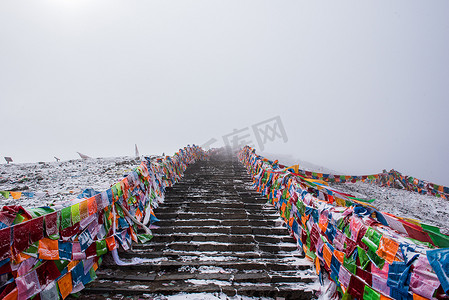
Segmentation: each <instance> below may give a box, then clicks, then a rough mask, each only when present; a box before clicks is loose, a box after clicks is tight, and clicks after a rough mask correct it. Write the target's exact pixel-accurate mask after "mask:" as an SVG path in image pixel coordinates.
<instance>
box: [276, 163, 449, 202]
mask: <svg viewBox="0 0 449 300" xmlns="http://www.w3.org/2000/svg"><path fill="white" fill-rule="evenodd" d="M281 167H285V166H282V165H281ZM290 169H292V172H293V173H297V174H301V175H303V176H305V177H307V178H310V179H316V180H321V181H324V182H337V183H339V182H340V183H346V182H352V183H355V182H357V181H362V182H375V183H378V184H380V185H386V186H390V187H394V186H397V184H396V183H397V181H399V182H400V183H401V188H405V189H406V190H409V191H414V192H417V193H420V194H427V195H432V196H435V197H440V198H444V199H449V187H446V186H443V185H438V184H435V183H431V182H428V181H426V180H421V179H417V178H415V177H412V176H407V175H402V174H401V173H400V172H398V171H396V170H391V171H389V172H383V173H378V174H371V175H336V174H326V173H319V172H312V171H306V170H302V169H300V168H299V165H294V166H291V167H290Z"/></svg>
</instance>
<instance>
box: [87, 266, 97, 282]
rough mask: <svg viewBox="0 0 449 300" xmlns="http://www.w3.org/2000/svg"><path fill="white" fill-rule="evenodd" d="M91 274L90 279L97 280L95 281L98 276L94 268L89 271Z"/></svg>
mask: <svg viewBox="0 0 449 300" xmlns="http://www.w3.org/2000/svg"><path fill="white" fill-rule="evenodd" d="M89 274H90V278H92V280H95V279H97V274H96V273H95V270H94V268H93V267H92V268H90V270H89Z"/></svg>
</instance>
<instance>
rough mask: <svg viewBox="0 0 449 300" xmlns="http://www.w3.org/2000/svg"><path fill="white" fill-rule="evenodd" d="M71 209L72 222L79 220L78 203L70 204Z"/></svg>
mask: <svg viewBox="0 0 449 300" xmlns="http://www.w3.org/2000/svg"><path fill="white" fill-rule="evenodd" d="M71 210H72V224H76V223H78V222H79V221H81V216H80V204H79V203H76V204H74V205H72V206H71Z"/></svg>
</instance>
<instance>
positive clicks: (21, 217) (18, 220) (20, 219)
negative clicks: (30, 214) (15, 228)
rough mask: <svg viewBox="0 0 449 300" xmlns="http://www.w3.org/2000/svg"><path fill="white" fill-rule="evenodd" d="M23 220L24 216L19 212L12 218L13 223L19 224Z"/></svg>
mask: <svg viewBox="0 0 449 300" xmlns="http://www.w3.org/2000/svg"><path fill="white" fill-rule="evenodd" d="M24 220H25V218H24V217H23V216H22V215H21V214H17V215H16V218H15V219H14V222H13V224H14V225H15V224H20V223H22V222H23V221H24Z"/></svg>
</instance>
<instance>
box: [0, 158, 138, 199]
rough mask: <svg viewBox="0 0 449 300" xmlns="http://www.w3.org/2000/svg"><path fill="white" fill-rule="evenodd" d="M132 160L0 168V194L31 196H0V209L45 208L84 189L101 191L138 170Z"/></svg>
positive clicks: (32, 164)
mask: <svg viewBox="0 0 449 300" xmlns="http://www.w3.org/2000/svg"><path fill="white" fill-rule="evenodd" d="M139 164H140V160H139V159H136V158H133V157H115V158H91V159H86V160H82V159H78V160H69V161H61V162H45V163H44V162H42V163H26V164H9V165H7V164H2V165H0V191H19V192H32V193H34V197H22V198H21V199H18V200H14V199H13V198H11V197H10V198H9V199H5V198H4V197H3V196H1V195H0V207H1V206H3V205H22V206H23V207H39V206H46V205H49V204H52V203H55V202H60V201H66V200H70V199H73V198H76V196H77V195H78V194H80V193H81V192H82V191H83V190H84V189H86V188H92V189H94V190H97V191H104V190H106V189H108V188H109V187H110V186H111V185H112V184H114V183H116V182H118V181H119V180H120V179H121V178H123V175H124V174H125V173H126V172H129V171H131V170H132V169H134V168H135V167H137V166H139Z"/></svg>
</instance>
